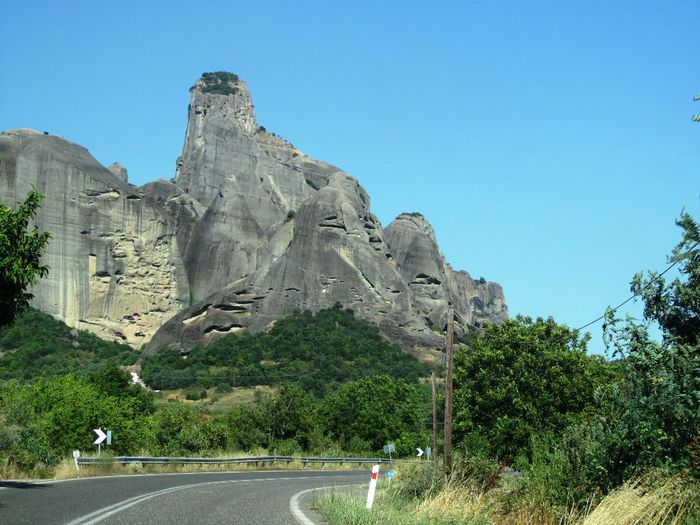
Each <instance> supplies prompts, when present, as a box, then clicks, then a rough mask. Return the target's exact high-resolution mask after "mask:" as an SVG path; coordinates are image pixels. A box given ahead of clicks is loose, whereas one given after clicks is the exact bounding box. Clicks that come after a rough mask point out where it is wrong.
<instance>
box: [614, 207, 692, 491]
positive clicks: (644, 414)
mask: <svg viewBox="0 0 700 525" xmlns="http://www.w3.org/2000/svg"><path fill="white" fill-rule="evenodd" d="M677 224H678V225H679V226H680V227H681V228H682V229H683V236H682V239H681V241H680V243H679V244H678V245H677V246H676V247H675V249H674V250H673V253H672V255H671V257H670V262H672V263H675V264H677V265H678V273H679V276H678V277H677V278H675V279H673V280H672V281H670V282H666V281H665V280H664V278H663V277H662V276H661V275H659V274H657V273H654V272H649V273H648V274H647V277H646V278H645V277H644V276H643V275H642V274H637V275H636V276H635V277H634V279H633V280H632V286H631V289H632V291H633V292H634V293H635V294H638V295H640V296H641V298H642V300H643V301H644V317H645V319H646V321H647V322H648V323H652V322H656V323H658V325H659V326H660V328H661V330H662V334H663V340H662V341H661V342H658V341H654V340H653V339H652V338H651V337H650V336H649V331H648V327H647V325H644V324H640V323H638V322H635V321H634V320H632V319H627V321H626V322H622V321H621V320H620V319H616V318H615V317H614V314H613V312H612V311H609V312H608V314H607V316H606V325H605V326H604V332H605V337H606V342H607V344H608V347H609V349H612V352H613V356H614V357H618V358H620V367H621V368H622V371H623V377H624V383H623V385H622V387H621V388H620V389H619V390H617V391H616V392H615V395H614V396H612V398H611V401H610V414H611V417H610V418H609V423H610V425H609V434H608V436H610V435H614V438H610V437H609V439H608V440H609V442H610V446H609V447H608V449H607V455H608V456H609V457H610V464H609V466H608V468H609V470H610V472H611V476H613V477H614V478H615V479H616V480H621V479H622V478H623V477H625V476H626V475H628V473H629V472H630V471H632V470H635V469H639V468H644V467H664V468H670V469H679V468H690V469H692V470H693V471H694V472H695V474H696V475H699V474H700V458H699V456H698V447H699V446H700V340H699V338H700V249H699V248H698V246H700V232H699V230H698V225H697V223H696V222H695V220H693V218H692V217H690V216H689V215H688V214H685V213H684V214H683V215H682V216H681V219H680V220H679V221H677Z"/></svg>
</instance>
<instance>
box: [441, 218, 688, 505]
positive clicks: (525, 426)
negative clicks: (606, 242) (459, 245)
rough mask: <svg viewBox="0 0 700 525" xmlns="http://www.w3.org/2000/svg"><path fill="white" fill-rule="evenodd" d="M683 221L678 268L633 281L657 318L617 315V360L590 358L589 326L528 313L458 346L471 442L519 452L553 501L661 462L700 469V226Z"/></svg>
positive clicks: (460, 395)
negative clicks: (654, 331)
mask: <svg viewBox="0 0 700 525" xmlns="http://www.w3.org/2000/svg"><path fill="white" fill-rule="evenodd" d="M678 225H679V226H681V228H682V229H683V237H682V240H681V242H680V243H679V244H678V246H676V248H675V249H674V250H673V253H672V256H671V258H670V262H672V263H674V264H676V267H677V271H678V277H676V278H674V279H673V280H671V281H670V282H666V280H665V279H664V278H663V276H662V275H659V274H657V273H649V274H647V276H646V277H645V276H644V275H642V274H638V275H636V276H635V277H634V279H633V281H632V286H631V289H632V292H633V293H634V294H635V295H638V296H639V297H641V299H642V301H643V302H644V314H645V321H646V324H642V323H640V322H637V321H635V320H632V319H627V320H626V321H622V320H620V319H616V318H615V316H614V312H613V311H612V310H611V311H609V312H608V314H607V316H606V324H605V326H604V333H605V338H606V342H607V344H608V348H609V350H610V351H611V355H610V357H611V358H612V359H613V360H612V361H611V362H609V363H606V362H604V361H602V360H601V359H600V358H595V357H591V356H587V355H586V354H585V340H584V339H582V338H580V337H579V335H578V333H577V332H575V331H572V330H570V329H568V328H566V327H563V326H559V325H557V324H556V323H554V322H553V321H552V320H548V321H543V320H541V319H538V320H537V321H534V322H533V321H532V320H530V319H528V318H516V319H514V320H511V321H507V322H506V323H504V324H503V325H501V326H496V327H494V326H489V327H487V328H486V331H485V333H484V334H482V335H481V336H479V337H476V338H474V339H473V340H471V341H470V342H469V348H468V349H467V350H466V351H462V352H459V353H457V355H456V358H455V364H456V372H455V377H456V390H455V392H456V401H455V409H456V422H455V428H456V431H457V436H458V442H459V444H460V446H461V447H462V448H463V449H465V450H467V451H469V452H472V453H473V452H475V451H476V452H479V453H482V454H485V455H487V456H490V457H493V458H505V459H515V465H516V466H517V467H518V468H519V469H521V470H522V471H523V472H524V473H525V476H526V479H527V480H528V483H529V486H530V487H536V488H537V490H539V491H541V496H542V497H543V498H544V499H546V500H548V501H559V502H575V501H579V502H581V501H585V500H587V499H589V498H591V497H592V495H594V494H599V493H601V492H602V493H605V492H606V491H610V490H613V489H614V488H615V487H618V486H620V485H621V484H623V483H624V482H626V481H627V480H629V479H631V478H633V477H635V476H638V475H641V474H643V473H644V472H647V471H649V469H655V471H656V472H658V471H659V470H661V471H664V472H666V473H667V474H668V475H677V476H680V477H681V479H682V478H684V477H687V476H689V477H690V478H695V479H697V478H698V477H700V459H699V455H698V449H699V448H700V348H699V340H698V338H699V337H700V321H699V319H700V314H699V312H700V249H698V246H700V232H699V229H698V226H697V223H696V222H695V221H694V220H693V219H692V218H691V217H690V216H688V215H687V214H684V215H683V216H682V217H681V219H680V220H679V221H678ZM651 323H655V324H657V325H658V326H659V327H660V329H661V333H662V340H661V341H656V340H654V339H653V338H652V337H650V335H649V325H650V324H651ZM691 483H692V482H691Z"/></svg>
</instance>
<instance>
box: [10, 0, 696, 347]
mask: <svg viewBox="0 0 700 525" xmlns="http://www.w3.org/2000/svg"><path fill="white" fill-rule="evenodd" d="M698 20H700V3H699V2H697V1H685V2H683V1H669V2H650V1H649V2H646V1H634V2H624V1H617V2H609V1H608V2H604V1H600V2H598V1H589V2H562V1H561V0H560V1H551V2H541V1H530V2H503V1H483V2H468V1H465V2H439V3H437V5H429V4H428V3H427V2H410V1H403V2H399V1H396V2H364V1H355V2H352V3H350V2H345V3H340V2H328V1H325V2H322V1H313V2H312V1H309V2H307V1H298V2H261V1H250V2H236V1H229V2H226V1H220V2H219V1H201V2H198V3H196V4H195V3H192V2H187V3H185V2H176V1H169V2H165V1H164V2H148V1H143V2H132V1H120V2H94V1H91V2H70V1H69V2H47V1H34V2H22V3H20V2H10V3H7V5H5V6H4V9H3V14H2V16H0V35H2V37H1V38H2V45H0V71H1V72H2V73H0V130H6V129H14V128H20V127H29V128H34V129H37V130H39V131H49V132H50V133H52V134H57V135H61V136H63V137H65V138H67V139H68V140H71V141H73V142H76V143H79V144H81V145H83V146H85V147H87V148H88V149H89V150H90V152H91V153H92V154H93V155H94V156H95V157H96V158H97V159H98V160H99V161H100V162H102V163H103V164H110V163H112V162H114V161H119V162H121V163H122V164H124V166H126V167H127V169H128V170H129V178H130V182H132V183H135V184H143V183H145V182H148V181H151V180H155V179H156V178H158V177H162V178H166V179H168V178H170V177H172V176H173V175H174V169H175V160H176V158H177V156H178V155H179V153H180V151H181V148H182V144H183V140H184V133H185V126H186V116H187V103H188V100H189V92H188V88H189V87H190V86H191V85H192V84H193V83H194V81H195V80H196V79H197V78H198V77H199V76H200V75H201V73H202V72H204V71H215V70H227V71H232V72H235V73H237V74H239V75H240V76H241V77H242V78H243V79H244V80H246V81H247V82H248V84H249V85H250V88H251V90H252V94H253V100H254V103H255V106H256V111H257V116H258V121H259V123H260V124H262V125H264V126H265V127H266V128H267V129H268V130H269V131H273V132H275V133H277V134H279V135H282V136H283V137H285V138H286V139H288V140H289V141H290V142H292V143H293V144H294V145H295V146H297V147H298V148H299V149H301V150H302V151H304V152H306V153H307V154H309V155H312V156H314V157H316V158H319V159H321V160H325V161H327V162H330V163H332V164H335V165H337V166H339V167H341V168H343V169H344V170H345V171H347V172H349V173H350V174H352V175H354V176H355V177H357V178H358V179H359V180H360V183H361V184H362V185H363V186H364V187H365V188H366V189H367V190H368V192H369V193H370V195H371V197H372V208H373V210H374V212H375V213H376V214H377V215H378V216H379V218H380V219H381V221H382V223H383V224H384V225H387V224H388V223H389V222H391V220H392V219H393V218H394V217H395V216H396V215H398V214H399V213H401V212H403V211H409V212H413V211H418V212H421V213H423V215H425V217H426V218H427V219H428V220H429V221H430V222H431V223H432V225H433V227H434V228H435V230H436V233H437V237H438V240H439V242H440V245H441V247H442V249H443V252H444V253H445V255H446V257H447V259H448V261H450V262H451V264H452V265H453V267H455V268H457V269H464V270H467V271H468V272H470V273H471V274H472V276H474V277H475V278H478V277H480V276H484V277H485V278H487V279H489V280H493V281H497V282H499V283H501V284H502V285H503V287H504V290H505V294H506V300H507V302H508V304H509V307H510V311H511V313H512V314H513V315H515V314H518V313H521V314H525V315H531V316H549V315H551V316H553V317H555V319H557V320H558V321H559V322H562V323H566V324H568V325H570V326H573V327H578V326H581V325H583V324H585V323H587V322H588V321H590V320H592V319H594V318H595V317H597V316H598V315H600V314H601V313H602V312H603V311H604V309H605V308H606V306H608V305H615V304H618V303H620V302H622V301H623V300H624V299H626V298H627V297H628V296H629V281H630V279H631V277H632V276H633V274H634V273H635V272H637V271H640V270H646V269H655V270H662V269H664V268H665V267H666V256H667V254H668V253H670V250H671V249H672V247H673V246H674V245H675V244H676V242H677V241H678V239H679V238H680V237H679V229H678V228H677V227H676V226H675V225H674V220H675V219H676V218H677V217H678V216H679V214H680V212H681V209H683V208H685V209H686V210H687V211H689V212H690V213H691V214H692V215H694V216H695V217H696V218H700V176H699V175H700V173H699V170H700V148H699V147H698V142H699V140H700V124H693V123H692V122H691V115H692V114H693V113H700V102H693V101H692V97H693V95H695V94H697V93H700V58H699V56H698V48H699V47H700V32H699V31H698V29H697V21H698ZM626 308H627V309H626V310H625V309H623V310H622V312H621V313H624V312H630V313H632V314H634V315H638V314H639V306H638V305H637V306H634V305H633V304H631V305H629V306H628V307H626ZM590 331H591V334H592V336H593V339H592V341H591V344H590V347H591V349H592V350H593V351H596V352H602V351H603V346H602V343H601V332H600V323H598V324H597V325H594V326H593V327H591V328H590Z"/></svg>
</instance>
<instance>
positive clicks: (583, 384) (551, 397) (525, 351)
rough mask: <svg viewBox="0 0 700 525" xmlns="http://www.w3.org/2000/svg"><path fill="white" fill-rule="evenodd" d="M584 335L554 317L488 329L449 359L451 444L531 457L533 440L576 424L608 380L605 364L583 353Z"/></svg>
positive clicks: (494, 453) (496, 454)
mask: <svg viewBox="0 0 700 525" xmlns="http://www.w3.org/2000/svg"><path fill="white" fill-rule="evenodd" d="M588 337H589V336H588V335H585V336H581V335H580V334H579V333H578V331H576V330H573V329H571V328H569V327H567V326H564V325H560V324H557V323H556V322H555V321H554V320H553V319H552V318H549V319H541V318H538V319H536V320H535V321H533V320H532V319H531V318H529V317H522V316H518V317H516V318H515V319H509V320H507V321H506V322H505V323H503V324H498V325H496V324H493V325H488V326H487V327H486V330H485V332H484V333H483V334H482V335H480V336H479V337H476V338H475V339H473V340H472V341H471V343H470V346H469V347H468V348H462V349H459V350H458V351H457V352H456V353H455V375H454V382H455V383H454V384H455V386H454V395H455V403H454V406H455V418H454V419H455V423H454V429H455V441H456V442H457V443H459V442H462V445H463V446H466V445H468V444H469V443H480V448H482V449H485V450H482V452H486V453H487V454H489V455H492V456H494V457H497V458H500V459H503V458H505V459H508V458H509V459H513V458H516V457H517V456H524V457H528V458H529V457H531V453H532V449H531V446H532V440H533V438H535V437H537V436H539V435H543V434H548V433H549V434H557V433H560V432H561V431H562V430H564V429H565V428H567V427H568V426H569V425H571V424H574V423H576V422H578V421H580V420H581V419H582V418H583V417H584V414H585V411H586V410H590V409H592V407H593V405H594V393H595V392H596V390H597V389H598V388H599V387H601V386H603V385H605V384H607V383H609V382H610V380H611V378H612V377H613V370H612V368H611V366H610V365H609V364H608V363H607V362H606V361H605V359H604V358H602V357H598V356H589V355H587V354H586V343H587V341H588Z"/></svg>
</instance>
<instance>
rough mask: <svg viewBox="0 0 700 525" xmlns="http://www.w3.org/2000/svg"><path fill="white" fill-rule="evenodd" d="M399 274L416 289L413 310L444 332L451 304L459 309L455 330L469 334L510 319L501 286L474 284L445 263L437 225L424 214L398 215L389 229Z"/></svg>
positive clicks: (488, 283)
mask: <svg viewBox="0 0 700 525" xmlns="http://www.w3.org/2000/svg"><path fill="white" fill-rule="evenodd" d="M384 234H385V237H386V241H387V244H388V245H389V248H390V251H391V253H392V254H393V256H394V258H395V259H396V262H397V264H398V268H399V271H400V272H401V275H402V276H403V278H404V279H405V281H406V283H407V284H408V286H409V287H410V289H411V292H412V294H413V297H414V309H415V310H416V312H417V313H418V315H420V316H421V317H423V319H425V321H426V323H427V324H428V325H429V326H431V327H438V328H439V329H440V330H443V329H444V327H445V325H446V324H447V306H448V304H450V303H451V304H452V305H454V308H455V313H456V317H455V319H456V322H455V332H456V333H457V334H458V335H465V334H466V333H467V332H468V331H470V330H471V331H473V330H474V329H475V328H478V327H480V326H481V325H483V324H484V323H485V322H500V321H503V320H505V319H506V318H507V316H508V309H507V306H506V304H505V298H504V296H503V290H502V288H501V286H500V285H498V284H496V283H490V282H487V281H483V282H482V281H481V280H480V281H475V280H474V279H472V278H471V277H470V275H469V274H468V273H467V272H464V271H455V270H453V269H452V267H451V266H450V265H449V264H448V263H447V262H446V261H445V257H444V255H443V254H442V251H441V250H440V247H439V246H438V244H437V240H436V237H435V232H434V231H433V228H432V226H431V225H430V224H429V223H428V221H426V220H425V218H424V217H423V216H422V215H421V214H419V213H404V214H401V215H399V216H398V217H397V218H396V219H395V220H394V221H393V222H392V223H391V224H389V226H387V228H386V229H385V230H384Z"/></svg>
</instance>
